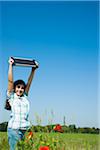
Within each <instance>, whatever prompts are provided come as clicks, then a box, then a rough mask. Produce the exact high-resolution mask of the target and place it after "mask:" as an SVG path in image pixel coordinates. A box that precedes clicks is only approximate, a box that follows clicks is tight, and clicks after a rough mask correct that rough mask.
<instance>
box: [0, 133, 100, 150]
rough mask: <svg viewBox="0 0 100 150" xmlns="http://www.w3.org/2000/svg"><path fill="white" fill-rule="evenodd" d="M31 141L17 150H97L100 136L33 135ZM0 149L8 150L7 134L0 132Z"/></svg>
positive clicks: (20, 145)
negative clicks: (46, 149) (46, 148)
mask: <svg viewBox="0 0 100 150" xmlns="http://www.w3.org/2000/svg"><path fill="white" fill-rule="evenodd" d="M30 140H31V141H28V142H25V141H22V143H21V142H20V143H19V144H18V145H17V148H16V149H17V150H39V146H41V145H48V146H49V147H50V150H99V149H100V135H98V134H78V133H75V134H74V133H40V132H38V133H33V137H32V139H30ZM0 149H1V150H9V145H8V140H7V132H0Z"/></svg>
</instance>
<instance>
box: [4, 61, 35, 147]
mask: <svg viewBox="0 0 100 150" xmlns="http://www.w3.org/2000/svg"><path fill="white" fill-rule="evenodd" d="M13 64H14V60H13V59H12V58H10V59H9V70H8V89H7V100H6V102H7V106H9V108H10V109H11V115H10V120H9V122H8V128H7V131H8V142H9V145H10V150H15V147H16V143H17V142H18V140H21V139H22V138H23V136H24V134H25V132H26V130H27V129H29V127H30V122H29V121H28V116H29V101H28V92H29V89H30V85H31V82H32V79H33V76H34V73H35V69H36V68H38V64H37V62H36V68H32V70H31V73H30V76H29V78H28V82H27V84H25V82H24V81H23V80H17V81H15V82H13Z"/></svg>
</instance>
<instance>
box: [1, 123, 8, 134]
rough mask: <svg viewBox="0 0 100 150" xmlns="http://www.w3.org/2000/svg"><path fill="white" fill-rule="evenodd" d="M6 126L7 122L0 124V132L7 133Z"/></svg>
mask: <svg viewBox="0 0 100 150" xmlns="http://www.w3.org/2000/svg"><path fill="white" fill-rule="evenodd" d="M7 125H8V122H3V123H1V124H0V131H4V132H6V131H7Z"/></svg>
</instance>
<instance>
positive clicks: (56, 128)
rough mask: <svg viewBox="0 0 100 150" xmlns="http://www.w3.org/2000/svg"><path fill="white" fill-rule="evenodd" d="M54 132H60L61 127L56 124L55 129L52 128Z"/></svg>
mask: <svg viewBox="0 0 100 150" xmlns="http://www.w3.org/2000/svg"><path fill="white" fill-rule="evenodd" d="M54 131H58V132H62V127H61V125H60V124H57V125H56V126H55V127H54Z"/></svg>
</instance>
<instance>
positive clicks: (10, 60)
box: [8, 57, 14, 65]
mask: <svg viewBox="0 0 100 150" xmlns="http://www.w3.org/2000/svg"><path fill="white" fill-rule="evenodd" d="M8 62H9V64H10V65H13V64H14V60H13V59H12V58H11V57H10V58H9V61H8Z"/></svg>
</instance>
